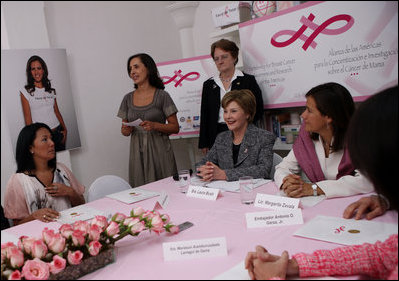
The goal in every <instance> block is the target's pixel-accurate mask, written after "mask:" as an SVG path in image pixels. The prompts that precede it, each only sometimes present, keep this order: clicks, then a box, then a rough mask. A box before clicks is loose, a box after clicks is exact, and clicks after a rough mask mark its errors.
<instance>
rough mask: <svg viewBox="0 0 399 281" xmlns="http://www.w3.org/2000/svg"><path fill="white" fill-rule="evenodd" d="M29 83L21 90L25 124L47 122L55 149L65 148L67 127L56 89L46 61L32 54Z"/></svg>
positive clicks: (27, 67)
mask: <svg viewBox="0 0 399 281" xmlns="http://www.w3.org/2000/svg"><path fill="white" fill-rule="evenodd" d="M26 77H27V83H26V85H25V87H24V88H22V89H21V90H20V96H21V104H22V110H23V114H24V119H25V125H30V124H32V123H36V122H41V123H45V124H47V125H48V126H49V127H50V128H51V130H52V133H53V141H54V143H55V150H56V151H62V150H65V143H66V138H67V128H66V126H65V123H64V119H63V118H62V115H61V112H60V110H59V109H58V104H57V99H56V91H55V89H54V88H52V87H51V82H50V80H49V79H48V69H47V65H46V63H45V61H44V60H43V59H42V58H41V57H39V56H37V55H34V56H31V57H30V58H29V60H28V62H27V63H26Z"/></svg>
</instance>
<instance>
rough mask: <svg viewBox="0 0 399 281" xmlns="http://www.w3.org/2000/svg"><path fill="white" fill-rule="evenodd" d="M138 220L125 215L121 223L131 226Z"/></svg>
mask: <svg viewBox="0 0 399 281" xmlns="http://www.w3.org/2000/svg"><path fill="white" fill-rule="evenodd" d="M139 221H140V220H139V219H138V218H132V217H127V218H126V219H125V220H124V221H123V225H126V226H131V225H133V224H135V223H137V222H139Z"/></svg>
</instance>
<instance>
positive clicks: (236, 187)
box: [205, 179, 272, 192]
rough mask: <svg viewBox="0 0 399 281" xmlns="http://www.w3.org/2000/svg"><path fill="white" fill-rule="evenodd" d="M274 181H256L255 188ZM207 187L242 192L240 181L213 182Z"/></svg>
mask: <svg viewBox="0 0 399 281" xmlns="http://www.w3.org/2000/svg"><path fill="white" fill-rule="evenodd" d="M271 181H272V180H266V179H254V180H253V182H254V188H256V187H259V186H261V185H264V184H266V183H269V182H271ZM205 186H206V187H211V188H218V189H221V190H225V191H230V192H240V184H239V181H212V182H210V183H207V184H206V185H205Z"/></svg>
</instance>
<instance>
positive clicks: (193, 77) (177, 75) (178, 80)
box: [161, 69, 200, 88]
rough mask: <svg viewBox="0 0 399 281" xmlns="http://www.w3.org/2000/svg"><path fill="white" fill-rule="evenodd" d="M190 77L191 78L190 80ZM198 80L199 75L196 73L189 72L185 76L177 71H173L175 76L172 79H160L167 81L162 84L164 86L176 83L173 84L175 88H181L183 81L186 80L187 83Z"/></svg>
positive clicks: (163, 77) (166, 77) (164, 77)
mask: <svg viewBox="0 0 399 281" xmlns="http://www.w3.org/2000/svg"><path fill="white" fill-rule="evenodd" d="M190 76H191V78H190ZM198 78H200V74H199V73H198V72H189V73H187V74H186V75H182V74H181V70H180V69H179V70H178V71H176V70H175V75H174V76H173V77H168V76H162V77H161V79H162V80H163V81H164V80H167V81H166V82H164V84H165V85H167V84H169V83H171V82H176V83H175V85H174V86H175V87H176V88H177V86H180V87H181V86H183V85H182V82H183V80H188V81H195V80H197V79H198Z"/></svg>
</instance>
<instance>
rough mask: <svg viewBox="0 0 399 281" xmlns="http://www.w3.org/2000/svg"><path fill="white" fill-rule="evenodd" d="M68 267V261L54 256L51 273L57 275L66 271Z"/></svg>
mask: <svg viewBox="0 0 399 281" xmlns="http://www.w3.org/2000/svg"><path fill="white" fill-rule="evenodd" d="M65 267H66V260H65V259H64V258H62V257H60V256H59V255H54V256H53V261H52V262H51V263H50V272H51V273H52V274H57V273H59V272H61V271H63V270H64V268H65Z"/></svg>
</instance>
